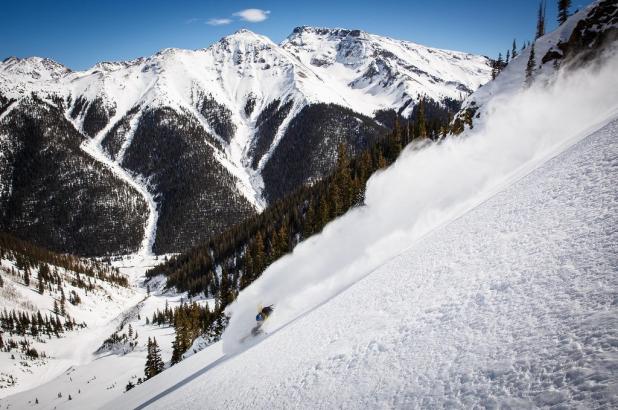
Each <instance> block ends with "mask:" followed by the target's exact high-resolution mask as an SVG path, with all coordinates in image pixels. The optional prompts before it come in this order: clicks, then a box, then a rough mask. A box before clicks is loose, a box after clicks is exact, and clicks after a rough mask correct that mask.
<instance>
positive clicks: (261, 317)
mask: <svg viewBox="0 0 618 410" xmlns="http://www.w3.org/2000/svg"><path fill="white" fill-rule="evenodd" d="M255 320H256V321H258V322H261V321H262V320H264V316H263V315H262V314H261V313H258V314H257V316H256V317H255Z"/></svg>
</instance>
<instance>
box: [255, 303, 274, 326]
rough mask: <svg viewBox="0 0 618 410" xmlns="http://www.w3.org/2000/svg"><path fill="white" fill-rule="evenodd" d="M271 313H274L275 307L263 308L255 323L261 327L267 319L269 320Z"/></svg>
mask: <svg viewBox="0 0 618 410" xmlns="http://www.w3.org/2000/svg"><path fill="white" fill-rule="evenodd" d="M271 313H273V305H270V306H266V307H263V308H262V309H260V312H259V313H258V314H257V316H256V317H255V321H256V322H258V324H259V325H261V324H262V323H264V321H265V320H266V319H268V316H270V314H271Z"/></svg>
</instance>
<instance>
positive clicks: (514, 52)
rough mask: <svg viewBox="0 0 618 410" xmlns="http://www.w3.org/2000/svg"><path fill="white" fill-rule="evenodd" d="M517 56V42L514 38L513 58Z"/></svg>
mask: <svg viewBox="0 0 618 410" xmlns="http://www.w3.org/2000/svg"><path fill="white" fill-rule="evenodd" d="M515 57H517V42H516V41H515V39H513V46H512V48H511V60H513V59H514V58H515Z"/></svg>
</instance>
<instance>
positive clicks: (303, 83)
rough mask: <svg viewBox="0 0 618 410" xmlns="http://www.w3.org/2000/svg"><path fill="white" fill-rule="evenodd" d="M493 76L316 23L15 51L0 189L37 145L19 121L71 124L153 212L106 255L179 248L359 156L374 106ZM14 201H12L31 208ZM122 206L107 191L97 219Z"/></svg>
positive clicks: (54, 242) (464, 60)
mask: <svg viewBox="0 0 618 410" xmlns="http://www.w3.org/2000/svg"><path fill="white" fill-rule="evenodd" d="M489 76H490V68H489V65H488V59H487V58H485V57H481V56H474V55H470V54H465V53H460V52H451V51H445V50H438V49H432V48H428V47H423V46H421V45H418V44H414V43H411V42H406V41H399V40H394V39H390V38H386V37H381V36H377V35H373V34H368V33H365V32H362V31H359V30H342V29H322V28H309V27H301V28H297V29H295V30H294V32H293V33H292V34H291V35H290V36H289V38H287V39H286V40H284V41H283V42H282V44H280V45H278V44H275V43H273V42H272V41H271V40H269V39H268V38H266V37H264V36H261V35H258V34H255V33H252V32H250V31H248V30H240V31H238V32H236V33H234V34H232V35H229V36H227V37H224V38H222V39H221V40H220V41H218V42H217V43H215V44H213V45H211V46H210V47H208V48H205V49H199V50H181V49H165V50H162V51H160V52H158V53H157V54H155V55H153V56H151V57H147V58H140V59H136V60H133V61H126V62H104V63H99V64H97V65H95V66H94V67H92V68H90V69H89V70H86V71H83V72H73V71H71V70H69V69H67V68H66V67H64V66H62V65H61V64H58V63H55V62H53V61H51V60H48V59H41V58H38V57H32V58H25V59H17V58H9V59H7V60H5V61H4V62H2V63H1V64H0V128H1V132H2V134H3V135H6V136H8V138H5V139H4V141H3V142H4V144H5V145H6V146H4V147H3V148H2V149H3V151H4V152H5V153H6V154H5V155H4V158H5V164H4V168H3V169H2V170H0V178H2V180H3V184H2V185H3V186H2V188H3V189H4V191H5V192H6V194H5V195H6V198H5V200H6V201H9V200H11V199H10V198H11V197H12V192H13V191H15V189H13V188H12V187H11V185H12V184H14V183H15V180H14V179H12V178H11V175H12V174H19V173H20V171H19V169H18V168H19V167H20V165H19V164H18V163H16V158H17V157H18V156H19V154H20V152H21V151H20V147H23V146H26V145H30V143H29V142H26V141H19V142H18V143H15V140H16V137H15V135H21V134H24V133H26V131H25V129H24V121H23V120H24V118H22V119H21V120H18V119H17V117H18V116H22V117H24V116H25V117H26V118H28V121H31V122H34V123H36V124H40V123H41V122H47V123H49V122H54V123H55V124H56V126H57V127H62V128H66V127H73V128H75V129H76V130H77V131H79V133H80V134H81V142H80V144H81V147H82V151H84V153H86V154H87V156H89V157H90V158H92V159H94V160H95V161H96V162H97V163H99V164H102V165H103V167H104V168H106V169H107V170H108V171H110V172H108V174H111V175H106V177H105V178H106V184H107V185H118V184H120V185H124V186H125V189H126V190H127V191H128V193H126V195H128V196H129V197H130V198H131V199H130V202H133V203H135V204H140V205H139V206H140V207H146V208H147V212H143V211H140V212H137V213H136V212H134V211H131V210H129V209H127V210H126V212H124V213H123V212H120V216H119V217H118V218H119V220H122V221H123V223H124V224H127V225H129V226H131V227H132V228H131V229H132V231H133V232H135V233H134V234H132V235H131V238H129V239H127V241H125V242H124V243H122V244H121V245H119V246H118V247H116V248H115V249H114V248H113V247H110V249H105V250H103V252H104V253H118V252H125V253H126V252H130V251H137V250H138V249H141V250H142V251H143V252H151V251H152V250H153V247H154V250H155V252H158V253H161V252H169V251H180V250H184V249H187V248H188V247H190V246H191V245H193V244H195V243H196V242H198V241H199V240H200V239H204V238H205V237H207V236H208V235H209V234H211V233H214V232H218V231H220V230H222V229H223V228H225V227H227V226H229V225H230V224H233V223H235V222H238V221H240V220H241V219H242V218H243V217H245V216H246V215H248V214H251V213H254V212H259V211H260V210H261V209H262V208H263V207H264V206H265V204H266V203H267V202H269V201H273V200H275V199H277V198H280V197H281V196H283V195H285V194H286V193H289V192H290V191H292V190H294V189H296V188H297V187H298V186H299V185H301V184H304V183H307V182H310V181H312V180H315V179H317V178H320V177H322V176H323V175H325V174H326V173H327V172H329V171H330V170H331V169H332V167H333V166H334V163H335V160H336V149H335V148H336V147H337V145H338V144H339V143H345V144H347V145H349V147H350V148H351V150H352V152H353V151H355V150H357V149H359V148H360V147H362V146H365V145H366V144H368V143H371V142H372V141H375V140H376V139H378V138H379V137H380V136H381V134H382V133H383V128H382V126H381V125H380V124H379V123H378V122H376V121H375V120H374V119H373V118H372V117H373V115H374V114H375V113H376V112H377V111H379V110H390V109H394V110H398V111H401V112H402V113H404V114H405V113H408V112H409V111H410V109H411V107H412V106H413V105H414V103H415V101H418V99H419V97H420V96H423V95H425V96H427V97H429V98H433V99H435V100H436V101H442V100H443V99H446V98H449V99H460V98H462V97H465V96H466V95H467V94H468V93H470V92H471V91H473V90H475V89H476V88H478V87H479V86H480V85H481V84H483V83H484V82H486V81H487V80H488V79H489ZM33 99H38V100H40V101H35V100H33ZM33 104H34V105H39V106H48V107H47V108H45V109H44V110H45V111H48V112H51V111H54V113H53V114H49V115H36V116H32V115H30V114H29V112H30V109H27V108H26V105H33ZM57 111H59V112H60V113H62V116H60V117H59V116H58V115H57ZM52 115H55V118H54V119H51V118H50V117H51V116H52ZM316 118H321V119H322V121H316ZM38 128H45V127H38ZM30 134H31V132H30ZM40 139H42V140H45V137H44V136H41V138H40ZM10 140H12V141H13V144H12V145H11V141H10ZM11 154H13V155H11ZM68 155H74V153H71V154H68ZM48 161H49V164H47V165H46V167H45V168H46V169H47V168H49V167H51V164H52V163H53V162H54V159H53V158H48ZM179 164H180V166H179ZM82 167H84V168H88V166H87V165H85V164H82ZM15 169H18V170H17V171H16V170H15ZM60 178H61V177H60V176H58V178H57V179H60ZM22 183H23V182H22ZM67 183H68V182H67ZM99 192H100V190H99ZM24 195H26V193H25V194H24ZM13 200H14V202H15V204H14V205H13V207H14V208H22V207H24V206H25V204H24V203H23V201H22V200H21V199H20V198H13ZM113 202H114V200H113V198H111V197H110V198H107V199H103V198H101V200H100V201H98V202H96V203H95V204H94V208H95V209H96V210H95V214H105V213H107V211H106V209H107V208H108V206H109V204H110V203H113ZM34 203H36V201H35V202H34ZM74 206H75V207H76V208H79V205H78V204H74ZM52 209H55V208H53V207H52ZM75 211H76V212H77V211H78V210H77V209H76V210H75ZM59 212H60V210H58V211H57V212H55V213H56V214H57V213H59ZM52 213H54V212H52ZM77 213H79V212H77ZM136 217H138V218H139V219H140V220H139V221H135V218H136ZM31 219H32V218H31V216H28V215H25V214H23V213H22V214H18V215H5V220H4V222H3V225H4V226H5V227H6V228H7V229H9V230H11V231H13V232H19V233H20V234H21V235H22V236H25V237H31V238H32V239H34V240H37V238H36V237H35V235H33V233H32V232H29V229H28V228H27V227H25V225H27V223H28V221H30V220H31ZM55 219H56V221H57V220H58V218H55ZM103 219H105V217H103ZM58 225H60V227H62V222H59V221H57V225H56V227H58ZM49 226H50V227H51V226H52V224H50V225H49ZM106 229H110V230H111V231H113V230H114V228H106ZM138 231H142V232H143V236H142V238H143V239H140V234H139V233H138ZM47 236H48V237H53V236H54V235H53V234H49V235H47ZM85 242H87V243H90V242H92V243H96V240H95V239H94V238H89V239H88V240H86V241H85ZM44 244H45V245H47V246H51V247H53V248H55V249H59V250H70V251H77V252H80V253H86V254H92V253H96V248H97V247H96V246H90V247H86V248H87V249H85V250H84V249H76V248H75V247H74V246H72V245H71V244H67V243H66V241H65V240H64V239H63V238H60V237H53V238H51V239H49V240H47V241H46V242H45V243H44Z"/></svg>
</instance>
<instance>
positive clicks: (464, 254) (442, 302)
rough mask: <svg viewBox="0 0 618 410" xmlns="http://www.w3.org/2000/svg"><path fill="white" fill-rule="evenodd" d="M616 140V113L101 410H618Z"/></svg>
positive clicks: (617, 123)
mask: <svg viewBox="0 0 618 410" xmlns="http://www.w3.org/2000/svg"><path fill="white" fill-rule="evenodd" d="M617 137H618V120H614V121H613V122H611V123H609V124H608V125H606V126H605V127H604V128H603V129H601V130H600V131H597V132H596V133H594V134H593V135H591V136H589V137H587V138H586V139H584V140H583V141H580V142H579V143H577V144H576V145H575V146H573V147H571V148H569V149H568V150H567V151H566V152H564V153H563V154H561V155H559V156H558V157H555V158H553V159H552V160H550V161H548V162H547V163H546V164H544V165H543V166H541V167H540V168H538V169H537V170H535V171H533V172H532V173H530V174H528V175H527V176H526V177H524V178H523V179H521V180H520V181H518V182H517V183H515V184H514V185H512V186H511V187H509V188H507V189H506V190H504V191H502V192H500V193H497V194H496V195H494V196H493V197H492V198H490V199H489V200H487V201H486V202H484V203H483V204H481V205H480V206H479V207H477V208H475V209H473V210H472V211H470V212H469V213H467V214H465V215H463V216H462V217H460V218H459V219H457V220H456V221H454V222H453V223H451V224H449V225H447V226H444V227H442V228H441V229H438V230H436V231H433V232H432V233H430V234H429V235H428V236H427V237H425V238H423V241H420V242H418V243H417V245H416V246H414V247H413V248H411V249H410V250H408V251H406V252H405V253H404V254H402V255H400V256H398V257H396V258H394V259H392V260H391V261H389V262H387V263H386V264H384V265H382V266H381V267H380V268H378V269H377V270H376V271H374V272H373V273H372V274H370V275H368V276H367V277H365V278H364V279H362V280H361V281H359V282H357V283H355V284H354V285H353V286H351V287H350V288H348V289H347V290H345V291H343V292H342V293H341V294H340V295H339V297H336V298H334V299H331V300H330V301H328V302H327V303H325V304H324V305H322V306H320V307H318V308H316V309H315V310H313V311H310V312H308V313H307V314H306V315H303V317H301V318H299V320H296V321H293V322H292V323H290V324H289V325H287V326H285V327H283V328H281V329H280V330H278V331H276V332H275V333H274V334H272V335H271V336H270V337H268V338H267V339H265V340H264V341H263V342H262V343H259V344H257V345H254V346H252V347H250V348H249V349H247V350H246V351H243V352H240V353H239V354H237V355H234V356H231V357H229V358H227V360H221V359H220V358H219V357H220V356H219V357H218V356H214V357H213V354H212V352H210V351H209V350H210V349H207V350H206V351H204V352H202V353H199V354H198V355H196V356H195V357H194V358H193V359H192V360H189V361H187V362H191V363H186V364H185V362H183V363H181V364H179V365H177V366H178V368H177V369H172V370H173V371H174V372H175V373H176V374H175V377H174V378H173V381H175V382H178V380H179V378H180V377H181V376H180V375H181V374H182V373H181V372H182V367H183V366H187V369H189V368H190V369H191V371H189V372H187V373H185V375H184V377H187V376H188V378H189V380H187V383H178V386H177V387H176V389H171V390H170V391H168V393H169V394H167V395H163V396H161V395H160V396H156V395H157V393H160V392H161V391H162V390H163V389H165V388H166V387H167V386H170V385H172V384H173V383H172V380H169V378H165V377H160V378H159V379H156V380H155V381H156V383H153V382H149V383H148V384H146V385H144V386H140V387H139V388H137V389H135V390H136V391H132V392H130V393H128V394H127V395H126V397H123V398H121V399H120V400H118V401H117V402H114V403H111V404H110V405H109V406H108V407H107V408H118V405H122V406H125V407H126V406H131V407H135V406H140V405H141V404H144V400H143V398H144V397H148V395H147V394H146V393H148V392H150V395H151V397H155V396H156V397H157V398H159V400H155V401H150V402H148V404H149V406H148V408H160V409H191V408H195V407H196V405H195V404H196V403H200V405H199V407H202V408H248V407H250V408H331V407H333V406H335V407H339V408H440V407H448V408H475V407H493V408H495V407H510V408H531V407H549V406H569V407H571V406H581V407H586V408H603V407H606V408H607V407H615V406H616V405H618V392H617V391H616V385H617V383H618V380H617V376H616V373H615V369H616V366H618V344H617V343H616V340H618V319H617V318H618V307H617V305H616V295H617V294H616V291H617V289H618V276H617V275H616V272H617V271H618V250H617V248H616V243H618V231H617V230H616V228H615V227H616V226H618V197H616V194H615V192H616V191H615V181H616V180H617V179H618V162H616V158H618V143H617V142H616V141H617V140H616V138H617ZM454 283H457V286H453V284H454ZM402 284H404V286H402ZM405 284H408V285H407V286H406V285H405ZM201 358H205V359H206V360H207V362H206V363H203V364H204V365H205V366H208V367H209V368H210V370H209V371H208V372H206V373H205V374H202V373H204V372H201V371H199V372H198V373H195V372H194V370H195V366H196V363H199V361H200V359H201ZM217 359H218V361H216V363H218V364H219V365H217V366H214V367H212V364H213V362H214V361H215V360H217ZM216 363H215V364H216ZM211 367H212V368H211ZM170 371H171V370H170ZM343 380H345V382H342V381H343ZM140 388H141V389H140ZM140 390H142V391H140ZM212 392H217V394H210V393H212Z"/></svg>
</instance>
